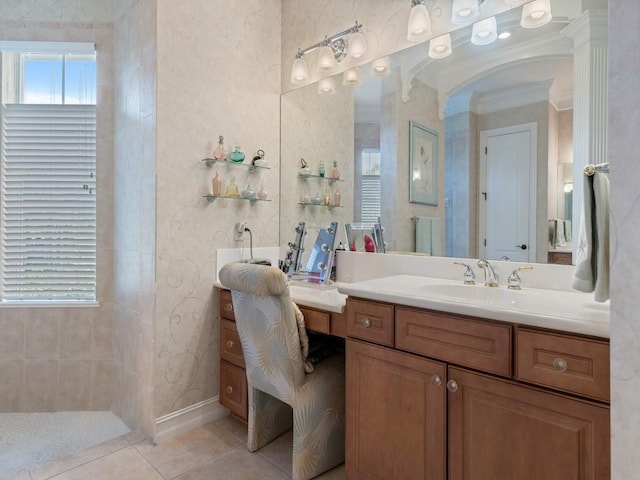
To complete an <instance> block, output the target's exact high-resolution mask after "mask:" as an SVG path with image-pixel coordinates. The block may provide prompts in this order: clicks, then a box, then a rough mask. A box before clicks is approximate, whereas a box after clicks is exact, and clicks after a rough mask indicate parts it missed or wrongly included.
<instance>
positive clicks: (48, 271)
mask: <svg viewBox="0 0 640 480" xmlns="http://www.w3.org/2000/svg"><path fill="white" fill-rule="evenodd" d="M29 45H31V44H29ZM58 46H59V45H58ZM74 46H75V44H74ZM3 47H6V43H2V42H0V51H1V54H2V72H3V75H2V87H3V88H2V97H3V98H2V133H1V145H2V152H1V156H0V255H1V266H2V271H1V272H0V300H2V301H3V302H7V301H95V300H96V175H95V171H96V105H95V104H96V57H95V53H94V50H95V49H94V47H93V45H90V46H89V47H90V50H91V52H79V53H70V54H69V53H66V52H65V50H61V51H59V52H52V51H50V50H51V48H52V47H51V46H48V48H46V49H44V50H45V51H42V50H43V49H42V48H35V49H27V48H25V46H23V48H24V50H19V48H17V47H19V45H18V46H17V47H16V45H14V44H12V45H11V47H13V48H3ZM34 50H36V51H34ZM63 52H65V53H63Z"/></svg>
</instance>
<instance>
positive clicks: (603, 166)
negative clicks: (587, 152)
mask: <svg viewBox="0 0 640 480" xmlns="http://www.w3.org/2000/svg"><path fill="white" fill-rule="evenodd" d="M596 172H602V173H609V162H607V163H599V164H597V165H587V166H586V167H584V174H585V175H587V176H589V177H590V176H592V175H593V174H594V173H596Z"/></svg>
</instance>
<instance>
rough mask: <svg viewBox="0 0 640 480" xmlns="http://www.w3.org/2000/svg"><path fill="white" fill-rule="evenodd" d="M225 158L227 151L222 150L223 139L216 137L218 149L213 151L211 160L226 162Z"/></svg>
mask: <svg viewBox="0 0 640 480" xmlns="http://www.w3.org/2000/svg"><path fill="white" fill-rule="evenodd" d="M227 156H228V155H227V151H226V150H225V148H224V137H223V136H222V135H220V136H219V137H218V147H217V148H216V149H215V150H214V151H213V159H214V160H222V161H223V162H226V161H227Z"/></svg>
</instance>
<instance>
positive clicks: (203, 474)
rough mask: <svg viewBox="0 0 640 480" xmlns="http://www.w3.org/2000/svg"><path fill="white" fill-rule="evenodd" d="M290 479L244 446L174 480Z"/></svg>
mask: <svg viewBox="0 0 640 480" xmlns="http://www.w3.org/2000/svg"><path fill="white" fill-rule="evenodd" d="M290 478H291V477H290V475H288V474H287V473H285V472H283V471H282V470H280V469H279V468H278V467H276V466H275V465H273V464H272V463H271V462H269V461H267V460H265V459H264V458H262V457H261V456H260V455H258V454H255V453H251V452H250V451H248V450H247V449H246V447H245V446H244V445H240V446H237V447H236V448H234V449H233V450H232V451H230V452H228V453H223V454H222V455H219V456H218V457H216V458H215V459H214V460H212V461H211V462H210V463H207V464H206V465H203V466H202V467H200V468H197V469H195V470H191V471H190V472H187V473H185V474H183V475H181V476H179V477H178V478H176V479H175V480H218V479H219V480H289V479H290Z"/></svg>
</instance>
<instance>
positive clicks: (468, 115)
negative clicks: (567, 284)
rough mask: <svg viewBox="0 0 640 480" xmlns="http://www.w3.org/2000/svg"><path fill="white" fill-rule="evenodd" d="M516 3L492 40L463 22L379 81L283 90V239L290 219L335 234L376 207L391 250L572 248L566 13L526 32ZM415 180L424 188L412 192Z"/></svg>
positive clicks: (544, 254) (480, 252) (394, 61)
mask: <svg viewBox="0 0 640 480" xmlns="http://www.w3.org/2000/svg"><path fill="white" fill-rule="evenodd" d="M520 10H521V7H516V8H514V9H511V10H508V11H506V12H504V13H502V14H500V15H499V17H498V31H499V33H506V32H508V33H510V36H509V37H508V38H504V39H499V40H497V41H495V42H494V43H492V44H491V45H484V46H480V45H474V44H472V43H470V41H469V39H470V36H471V26H469V27H464V28H460V29H458V30H456V31H453V32H452V33H451V37H452V46H453V51H452V54H451V55H450V56H448V57H447V58H443V59H437V60H436V59H433V58H431V57H429V56H428V47H427V46H428V43H423V44H418V45H415V46H413V47H410V48H408V49H405V50H402V51H400V52H397V53H395V54H394V55H392V56H391V57H390V62H389V63H390V74H389V75H387V76H383V77H378V76H374V75H372V74H371V73H370V71H369V67H368V66H363V67H361V68H360V73H361V77H362V84H361V85H360V86H358V87H356V88H353V87H346V86H343V85H342V78H343V77H342V75H338V76H336V77H334V79H333V80H334V81H333V83H332V84H330V85H329V86H326V85H321V84H317V83H316V84H312V85H307V86H304V87H301V88H298V89H296V90H293V91H291V92H288V93H286V94H284V95H283V96H282V103H281V115H282V117H281V125H282V135H281V137H282V145H281V152H282V153H281V156H282V159H281V187H282V188H281V204H280V211H281V215H280V238H281V242H282V244H283V245H286V244H287V242H288V241H291V240H292V239H293V237H294V235H295V232H294V229H295V226H296V225H297V222H298V221H301V220H303V221H305V222H306V223H307V224H308V225H311V226H313V225H316V226H318V227H324V226H326V225H328V224H329V222H330V221H337V222H339V223H340V229H342V226H343V225H344V223H346V222H355V223H361V222H364V223H367V222H372V221H373V218H375V216H376V208H378V209H379V210H378V211H379V215H380V217H381V221H382V224H383V226H384V227H385V240H386V242H387V243H388V248H387V250H388V251H396V252H407V253H416V252H417V253H427V254H431V255H437V256H455V257H470V258H478V257H486V258H489V259H500V258H504V257H508V258H509V259H511V260H514V261H526V262H546V261H547V259H548V255H549V252H550V251H554V252H567V253H568V255H570V252H571V234H570V233H569V232H571V230H572V227H571V222H572V220H573V219H572V218H571V208H570V207H571V205H570V204H571V203H572V202H574V200H573V199H572V196H571V187H572V181H571V179H572V169H571V163H572V158H573V148H572V134H573V111H572V93H573V57H572V51H573V41H572V40H571V39H570V38H568V37H567V36H566V35H564V34H563V33H562V30H563V29H564V28H565V27H566V26H567V25H568V23H569V21H570V18H568V17H566V16H565V17H562V16H554V19H553V21H552V22H550V23H548V24H547V25H545V26H543V27H540V28H536V29H524V28H522V27H520V25H519V20H520ZM416 125H417V126H418V127H420V128H415V126H416ZM412 126H413V127H412ZM423 130H424V131H426V132H428V134H426V135H423V134H422V132H423ZM434 142H435V146H434ZM425 147H426V148H425ZM432 147H433V148H432ZM425 152H428V154H426V153H425ZM301 159H304V161H302V160H301ZM334 162H335V168H337V170H338V172H339V175H338V176H339V179H334V178H331V176H330V173H329V172H330V170H331V169H332V168H334ZM434 162H435V165H434ZM303 165H306V168H307V170H304V171H303V170H301V168H302V166H303ZM434 167H436V168H434ZM321 170H324V172H325V173H324V176H321ZM303 172H306V174H304V173H303ZM421 188H425V189H428V193H427V194H425V195H411V196H410V191H411V190H412V189H413V190H416V189H417V190H419V189H421ZM434 192H435V193H434ZM423 193H424V192H423ZM433 195H435V201H432V200H431V198H432V196H433ZM318 198H320V199H321V200H322V201H321V202H319V203H318V202H317V200H318ZM421 198H428V199H429V201H426V202H425V201H421ZM325 199H328V201H325ZM336 199H337V201H336ZM376 202H378V203H377V204H376ZM558 225H560V226H564V228H566V229H567V235H566V236H565V238H564V241H563V242H559V241H557V240H558V237H556V236H554V234H555V233H556V232H555V229H557V228H558V227H557V226H558ZM338 240H341V241H344V238H343V237H342V234H341V235H340V236H339V237H338Z"/></svg>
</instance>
